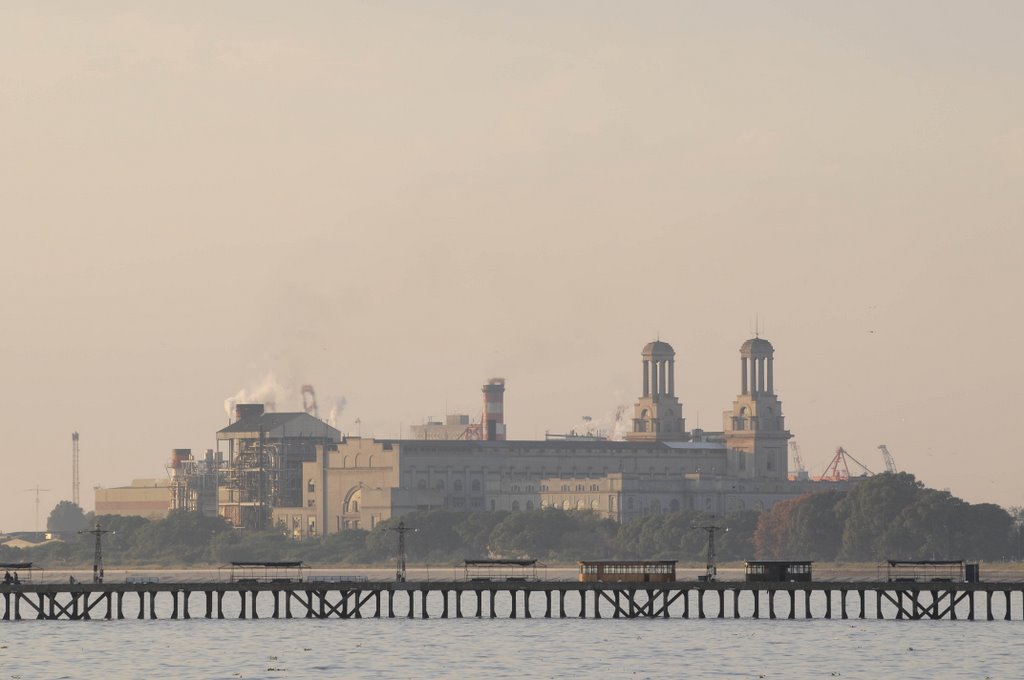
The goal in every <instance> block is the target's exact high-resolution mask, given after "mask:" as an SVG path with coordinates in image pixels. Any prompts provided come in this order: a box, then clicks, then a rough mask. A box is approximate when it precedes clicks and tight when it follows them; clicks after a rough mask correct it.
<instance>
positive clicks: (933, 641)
mask: <svg viewBox="0 0 1024 680" xmlns="http://www.w3.org/2000/svg"><path fill="white" fill-rule="evenodd" d="M1022 634H1024V622H1021V621H993V622H987V621H974V622H970V621H878V620H874V619H867V620H864V621H861V620H852V619H851V620H847V621H842V620H830V621H826V620H822V619H814V620H810V621H807V620H800V619H797V620H793V621H790V620H775V621H769V620H764V619H762V620H750V619H740V620H733V619H721V620H719V619H707V620H693V619H690V620H683V619H679V618H672V619H658V620H642V619H636V620H626V619H600V620H594V619H587V620H580V619H565V620H559V619H550V620H549V619H536V618H535V619H530V620H526V619H515V620H510V619H493V620H492V619H482V620H477V619H462V620H458V619H446V620H442V619H437V618H433V619H429V620H425V621H424V620H419V619H414V620H409V619H390V620H389V619H361V620H348V621H342V620H326V621H320V620H312V619H293V620H268V619H261V620H258V621H239V620H223V621H217V620H206V619H193V620H190V621H172V620H166V619H164V620H156V621H149V620H144V621H139V620H124V621H97V620H94V621H19V622H0V680H6V679H7V678H24V679H28V678H102V679H103V680H111V679H112V678H150V677H154V678H155V677H174V678H347V677H358V678H435V677H436V678H476V677H487V678H521V677H531V678H566V677H573V678H574V677H593V678H679V677H722V678H829V677H844V678H896V677H898V678H1020V677H1022V676H1024V665H1022V664H1021V658H1020V655H1019V653H1018V652H1017V651H1016V650H1017V647H1016V643H1017V638H1018V637H1019V636H1020V635H1022Z"/></svg>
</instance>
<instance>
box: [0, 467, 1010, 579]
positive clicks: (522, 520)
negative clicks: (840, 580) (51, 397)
mask: <svg viewBox="0 0 1024 680" xmlns="http://www.w3.org/2000/svg"><path fill="white" fill-rule="evenodd" d="M68 506H71V507H68ZM1020 514H1021V515H1024V513H1020ZM1022 518H1024V517H1022ZM94 519H98V520H99V521H100V522H101V524H102V525H103V528H104V529H109V530H111V531H113V533H111V534H108V535H106V536H104V543H103V547H104V556H105V562H106V564H108V565H111V566H113V565H122V566H150V567H170V566H196V565H208V564H225V563H227V562H230V561H248V560H254V561H277V560H301V561H303V562H305V563H307V564H310V565H329V564H350V565H356V564H358V565H373V564H383V563H386V562H389V561H391V560H393V559H394V558H395V557H396V554H395V553H396V551H397V537H396V535H395V534H394V532H391V531H389V529H390V528H392V527H394V526H395V525H396V524H397V522H398V521H399V519H398V518H396V519H392V520H389V521H387V522H382V523H380V524H378V525H377V526H376V527H374V529H372V530H370V531H367V530H361V529H350V530H346V531H343V532H340V533H336V534H330V535H328V536H325V537H323V538H322V539H307V540H303V541H296V540H292V539H291V538H289V537H287V536H286V535H285V532H284V530H283V529H281V530H276V529H275V530H269V531H263V532H255V531H239V530H236V529H233V528H232V527H231V526H230V525H229V524H228V523H227V522H226V521H225V520H224V519H222V518H220V517H206V516H204V515H202V514H200V513H189V512H183V511H174V512H171V513H170V514H169V515H168V516H167V518H166V519H162V520H155V521H150V520H146V519H144V518H141V517H122V516H117V515H108V516H101V517H99V518H93V517H91V516H90V515H86V514H84V513H82V511H81V509H80V508H78V507H77V506H74V505H73V504H70V503H67V502H66V501H65V502H62V503H61V504H59V505H58V506H57V507H56V508H54V512H53V513H51V516H50V522H48V526H49V528H50V529H51V530H54V531H63V532H64V534H63V535H64V537H65V540H63V541H56V542H51V543H48V544H45V545H41V546H37V547H33V548H25V549H16V548H10V547H7V546H0V562H17V561H32V562H36V563H37V564H38V565H39V566H42V567H44V568H55V567H70V566H76V567H82V566H87V565H89V564H91V562H92V554H93V546H94V540H95V539H94V538H93V536H91V535H88V534H77V533H75V532H77V531H78V530H80V529H82V528H86V527H87V526H88V525H90V524H91V523H92V522H93V520H94ZM400 519H401V520H402V521H404V522H405V525H406V526H408V527H412V528H414V529H415V530H416V531H415V532H414V533H412V534H410V535H408V536H407V541H406V545H407V557H408V559H409V561H411V562H416V563H421V564H422V563H426V564H457V563H459V562H461V560H463V559H473V558H484V557H509V558H511V557H529V558H536V559H539V560H541V561H545V562H549V563H565V562H575V561H577V560H588V559H674V560H679V561H681V562H684V563H687V562H689V563H700V562H703V561H704V560H706V558H707V545H708V541H707V534H706V532H705V531H702V530H701V529H700V527H702V526H708V525H715V526H718V527H721V528H723V529H727V531H722V532H719V533H718V534H717V535H716V547H717V557H718V559H719V560H720V561H723V562H728V561H736V560H744V559H752V558H755V557H757V558H792V559H809V560H816V561H857V562H863V561H878V560H882V559H886V558H899V559H961V558H962V559H984V560H999V559H1012V558H1015V557H1016V558H1018V559H1019V558H1020V548H1021V535H1020V533H1019V531H1018V528H1017V527H1018V525H1017V524H1016V523H1015V518H1014V516H1012V515H1011V514H1010V513H1009V512H1007V511H1006V510H1003V509H1002V508H1000V507H998V506H995V505H992V504H989V503H982V504H977V505H972V504H970V503H967V502H965V501H963V500H961V499H959V498H956V497H954V496H952V495H951V494H950V493H949V492H948V491H937V490H935V489H928V488H925V487H924V486H923V485H922V484H921V483H920V482H918V481H917V480H916V479H915V478H914V476H913V475H910V474H907V473H899V474H881V475H876V476H874V477H871V478H869V479H866V480H864V481H861V482H859V483H858V484H857V485H856V486H854V487H853V489H852V490H851V491H849V492H847V493H841V492H837V491H824V492H817V493H812V494H807V495H804V496H800V497H797V498H794V499H791V500H788V501H783V502H780V503H777V504H776V505H775V506H773V508H772V509H771V510H770V511H768V512H763V513H758V512H757V511H754V510H744V511H738V512H735V513H732V514H729V515H726V516H720V517H715V516H712V515H708V514H705V513H701V512H696V511H692V510H683V511H679V512H672V513H666V514H656V515H649V516H646V517H642V518H638V519H635V520H632V521H629V522H625V523H622V524H619V523H617V522H615V521H613V520H609V519H601V518H599V517H598V516H597V515H595V514H593V513H590V512H574V511H568V512H567V511H563V510H561V509H556V508H545V509H543V510H537V511H530V512H506V511H484V512H462V511H455V510H430V511H421V512H413V513H410V514H407V515H403V516H402V517H401V518H400Z"/></svg>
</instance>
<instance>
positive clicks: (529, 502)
mask: <svg viewBox="0 0 1024 680" xmlns="http://www.w3.org/2000/svg"><path fill="white" fill-rule="evenodd" d="M526 509H527V510H533V501H526Z"/></svg>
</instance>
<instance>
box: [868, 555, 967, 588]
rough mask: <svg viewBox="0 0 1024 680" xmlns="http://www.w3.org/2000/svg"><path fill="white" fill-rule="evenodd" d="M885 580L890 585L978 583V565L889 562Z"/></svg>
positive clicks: (934, 561)
mask: <svg viewBox="0 0 1024 680" xmlns="http://www.w3.org/2000/svg"><path fill="white" fill-rule="evenodd" d="M887 562H888V564H887V565H886V570H885V580H886V581H888V582H889V583H918V582H926V581H933V582H947V583H977V582H978V581H979V580H980V579H979V577H978V565H977V564H965V563H964V561H963V560H887Z"/></svg>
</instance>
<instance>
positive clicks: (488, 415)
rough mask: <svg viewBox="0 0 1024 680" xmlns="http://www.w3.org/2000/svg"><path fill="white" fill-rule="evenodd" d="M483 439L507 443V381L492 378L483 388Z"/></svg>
mask: <svg viewBox="0 0 1024 680" xmlns="http://www.w3.org/2000/svg"><path fill="white" fill-rule="evenodd" d="M483 393H484V415H483V418H482V419H481V422H482V423H483V438H484V441H489V442H503V441H505V379H504V378H491V379H490V380H489V381H488V382H487V384H486V385H484V387H483Z"/></svg>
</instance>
